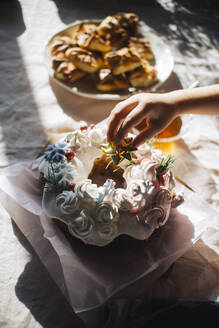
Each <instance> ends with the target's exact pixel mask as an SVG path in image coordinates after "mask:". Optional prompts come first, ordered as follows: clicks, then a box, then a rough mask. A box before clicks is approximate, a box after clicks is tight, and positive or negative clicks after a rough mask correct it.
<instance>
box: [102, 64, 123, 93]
mask: <svg viewBox="0 0 219 328" xmlns="http://www.w3.org/2000/svg"><path fill="white" fill-rule="evenodd" d="M96 87H97V89H98V90H100V91H113V90H121V89H127V88H128V87H129V83H128V81H127V78H126V76H125V75H122V74H121V75H117V76H113V74H112V72H111V70H110V69H108V68H102V69H101V70H100V71H99V81H98V82H97V85H96Z"/></svg>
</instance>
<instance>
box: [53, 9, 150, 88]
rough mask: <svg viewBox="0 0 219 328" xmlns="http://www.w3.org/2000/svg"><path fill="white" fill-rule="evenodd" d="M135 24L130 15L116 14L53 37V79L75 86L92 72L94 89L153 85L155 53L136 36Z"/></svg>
mask: <svg viewBox="0 0 219 328" xmlns="http://www.w3.org/2000/svg"><path fill="white" fill-rule="evenodd" d="M138 21H139V19H138V17H137V16H136V15H135V14H133V13H117V14H115V15H113V16H108V17H106V18H105V19H104V20H103V21H102V22H101V23H100V24H99V25H97V24H96V23H95V24H94V23H81V24H77V25H74V26H72V27H71V28H70V29H69V30H67V31H66V35H63V36H61V35H60V36H56V37H55V38H54V39H53V40H52V42H51V59H52V68H53V70H54V75H55V76H56V78H58V79H60V80H63V81H68V82H71V83H74V82H75V81H76V80H78V79H80V78H82V77H83V76H84V75H85V73H90V74H93V73H95V76H98V79H97V83H96V88H97V90H100V91H106V92H107V91H114V90H122V89H128V88H129V86H133V87H147V86H149V85H151V84H153V83H155V82H156V81H157V73H156V71H155V68H154V67H153V66H154V62H155V59H154V54H153V51H152V48H151V44H150V42H149V40H148V39H147V38H143V37H137V24H138ZM112 49H113V50H112Z"/></svg>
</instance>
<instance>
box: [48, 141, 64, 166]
mask: <svg viewBox="0 0 219 328" xmlns="http://www.w3.org/2000/svg"><path fill="white" fill-rule="evenodd" d="M67 150H70V148H69V146H68V144H67V143H66V142H58V143H57V144H54V145H50V146H48V147H47V148H46V151H45V154H44V158H45V159H46V160H47V161H48V162H50V163H59V162H61V161H64V160H65V158H66V157H65V153H66V151H67Z"/></svg>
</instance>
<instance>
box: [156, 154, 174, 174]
mask: <svg viewBox="0 0 219 328" xmlns="http://www.w3.org/2000/svg"><path fill="white" fill-rule="evenodd" d="M174 161H175V157H174V156H173V155H171V154H168V155H167V156H166V157H164V158H162V160H161V162H160V164H159V166H158V168H157V175H158V176H159V175H162V174H163V173H164V172H165V171H166V170H168V169H171V168H172V167H173V163H174Z"/></svg>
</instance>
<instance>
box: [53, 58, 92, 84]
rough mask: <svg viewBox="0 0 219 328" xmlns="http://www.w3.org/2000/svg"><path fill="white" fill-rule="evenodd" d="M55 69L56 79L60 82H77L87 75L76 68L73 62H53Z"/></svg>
mask: <svg viewBox="0 0 219 328" xmlns="http://www.w3.org/2000/svg"><path fill="white" fill-rule="evenodd" d="M53 68H54V71H55V77H56V78H57V79H59V80H63V81H68V82H71V83H73V82H75V81H77V80H79V79H81V78H82V77H84V76H85V75H86V73H85V72H83V71H80V70H79V69H78V68H76V66H75V65H74V64H73V63H71V62H61V63H59V64H57V62H53Z"/></svg>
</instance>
